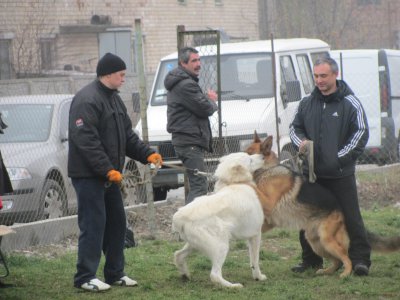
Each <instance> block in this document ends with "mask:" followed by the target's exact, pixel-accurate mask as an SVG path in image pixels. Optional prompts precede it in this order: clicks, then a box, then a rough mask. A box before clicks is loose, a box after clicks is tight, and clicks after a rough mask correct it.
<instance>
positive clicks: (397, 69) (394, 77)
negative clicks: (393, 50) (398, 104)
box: [387, 55, 400, 98]
mask: <svg viewBox="0 0 400 300" xmlns="http://www.w3.org/2000/svg"><path fill="white" fill-rule="evenodd" d="M387 59H388V66H389V74H390V88H391V96H392V97H396V98H398V97H400V57H399V56H391V55H388V56H387Z"/></svg>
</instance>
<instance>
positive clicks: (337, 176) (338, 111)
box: [290, 57, 371, 275]
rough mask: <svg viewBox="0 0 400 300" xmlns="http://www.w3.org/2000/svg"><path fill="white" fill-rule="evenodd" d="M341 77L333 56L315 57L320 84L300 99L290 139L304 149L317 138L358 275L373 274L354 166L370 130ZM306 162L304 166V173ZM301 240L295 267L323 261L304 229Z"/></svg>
mask: <svg viewBox="0 0 400 300" xmlns="http://www.w3.org/2000/svg"><path fill="white" fill-rule="evenodd" d="M337 76H338V65H337V63H336V62H335V61H334V60H333V59H331V58H329V57H324V58H320V59H318V60H317V61H316V62H315V64H314V79H315V84H316V87H315V89H314V91H313V92H312V93H311V95H310V96H308V97H306V98H304V99H303V100H302V101H301V102H300V104H299V107H298V109H297V112H296V114H295V117H294V120H293V122H292V123H291V125H290V138H291V140H292V142H293V144H295V146H297V147H298V148H299V151H300V152H301V151H303V150H304V149H305V147H307V144H308V143H309V141H313V142H314V164H315V174H316V176H317V181H316V182H317V183H319V184H320V185H322V186H323V187H325V188H327V189H328V190H330V191H331V192H332V193H333V194H334V195H335V196H336V199H337V201H338V204H339V206H340V208H341V209H342V211H343V214H344V218H345V223H346V229H347V231H348V234H349V238H350V249H349V257H350V259H351V261H352V264H353V271H354V274H356V275H368V271H369V267H370V265H371V261H370V254H371V248H370V245H369V243H368V241H367V237H366V232H365V228H364V223H363V220H362V217H361V213H360V207H359V204H358V196H357V186H356V180H355V165H356V160H357V158H358V157H359V156H360V155H361V154H362V152H363V151H364V148H365V145H366V144H367V141H368V137H369V130H368V124H367V118H366V115H365V112H364V109H363V107H362V105H361V102H360V101H359V99H357V97H356V96H355V95H354V93H353V92H352V90H351V89H350V88H349V86H348V85H347V84H346V83H345V82H344V81H342V80H337ZM307 166H308V165H307V164H304V166H303V172H304V173H305V174H307V173H308V169H307ZM300 243H301V246H302V249H303V253H302V258H303V261H302V262H301V263H300V264H299V265H297V266H295V267H293V268H292V271H294V272H304V271H305V270H306V269H308V268H319V267H320V266H322V258H321V257H319V256H317V255H316V254H315V253H314V252H313V251H312V249H311V247H310V245H309V244H308V242H307V241H306V239H305V237H304V231H301V232H300Z"/></svg>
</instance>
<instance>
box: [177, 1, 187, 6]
mask: <svg viewBox="0 0 400 300" xmlns="http://www.w3.org/2000/svg"><path fill="white" fill-rule="evenodd" d="M178 3H179V4H180V5H186V0H178Z"/></svg>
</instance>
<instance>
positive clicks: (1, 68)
mask: <svg viewBox="0 0 400 300" xmlns="http://www.w3.org/2000/svg"><path fill="white" fill-rule="evenodd" d="M11 51H12V50H11V39H0V80H3V79H11V78H12V77H13V76H12V75H13V74H12V66H11V57H12V56H11Z"/></svg>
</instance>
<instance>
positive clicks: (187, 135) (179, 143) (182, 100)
mask: <svg viewBox="0 0 400 300" xmlns="http://www.w3.org/2000/svg"><path fill="white" fill-rule="evenodd" d="M178 60H179V66H178V67H177V68H175V69H173V70H171V71H170V72H169V73H168V74H167V76H166V77H165V81H164V85H165V88H166V89H167V90H168V93H167V104H168V108H167V119H168V124H167V131H168V132H169V133H171V134H172V144H173V145H174V148H175V152H176V154H177V155H178V157H179V159H181V160H182V163H183V165H184V167H185V168H186V170H187V171H186V174H187V176H188V179H189V189H190V190H189V193H188V196H187V199H186V204H187V203H189V202H191V201H192V200H193V199H194V198H196V197H198V196H201V195H205V194H207V178H206V177H203V176H197V175H195V174H193V170H194V169H198V170H199V171H203V172H204V171H205V164H204V151H208V152H211V151H212V134H211V127H210V121H209V119H208V117H209V116H211V115H212V114H213V113H214V112H215V111H216V110H217V109H218V108H217V104H216V101H217V94H216V93H215V91H212V90H209V91H208V92H207V95H205V94H204V93H203V91H202V90H201V88H200V86H199V83H198V82H199V73H200V56H199V54H198V51H197V50H196V49H194V48H191V47H186V48H183V49H181V51H180V52H179V58H178Z"/></svg>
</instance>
